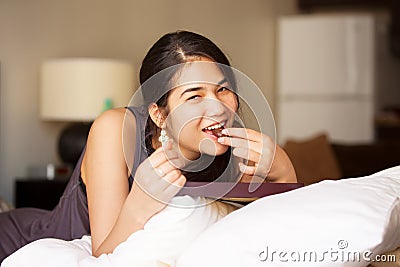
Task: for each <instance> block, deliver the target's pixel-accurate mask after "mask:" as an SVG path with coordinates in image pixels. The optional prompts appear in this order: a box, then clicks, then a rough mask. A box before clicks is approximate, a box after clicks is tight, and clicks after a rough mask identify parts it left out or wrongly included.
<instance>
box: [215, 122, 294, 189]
mask: <svg viewBox="0 0 400 267" xmlns="http://www.w3.org/2000/svg"><path fill="white" fill-rule="evenodd" d="M222 133H223V134H225V135H228V136H227V137H220V138H218V142H219V143H221V144H223V145H227V146H231V147H232V148H233V150H232V153H233V155H235V156H237V157H239V158H242V159H245V160H248V161H249V162H250V164H248V165H245V164H244V163H242V162H239V169H240V171H241V172H242V173H244V174H247V175H250V176H253V179H254V178H255V177H258V178H259V179H256V180H260V178H261V180H264V179H267V180H268V181H270V182H296V181H297V179H296V174H295V172H294V168H293V165H292V163H291V161H290V159H289V157H288V156H287V155H286V153H285V152H284V151H283V150H282V149H281V148H280V147H279V146H278V145H276V144H275V142H274V140H272V138H270V137H269V136H267V135H265V134H262V133H260V132H257V131H255V130H252V129H246V128H227V129H224V130H222Z"/></svg>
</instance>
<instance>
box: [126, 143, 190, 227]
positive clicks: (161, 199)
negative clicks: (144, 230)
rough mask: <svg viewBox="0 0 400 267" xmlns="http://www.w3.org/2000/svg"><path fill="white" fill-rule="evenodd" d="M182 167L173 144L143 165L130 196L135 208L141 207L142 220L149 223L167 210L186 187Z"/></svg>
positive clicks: (169, 144) (155, 153)
mask: <svg viewBox="0 0 400 267" xmlns="http://www.w3.org/2000/svg"><path fill="white" fill-rule="evenodd" d="M181 167H183V162H182V161H181V160H180V158H179V155H178V153H177V152H176V151H175V150H173V149H172V141H168V142H166V144H165V145H164V147H160V148H158V149H157V150H156V151H155V152H154V153H153V154H151V156H150V157H149V158H147V159H146V160H145V161H144V162H142V163H141V164H140V166H139V167H138V169H137V170H136V173H135V177H134V184H133V186H132V190H131V192H130V193H129V195H130V197H131V198H134V199H135V200H134V202H133V203H134V205H138V206H139V207H140V209H139V212H140V216H141V218H142V219H141V220H143V221H147V220H148V219H150V217H152V216H153V215H154V214H156V213H158V212H159V211H161V210H162V209H163V208H165V206H166V205H167V204H168V203H169V201H170V200H171V199H172V198H173V197H174V196H175V195H176V194H177V193H178V192H179V190H180V189H181V188H182V187H183V185H184V184H185V182H186V178H185V176H184V175H183V174H181V171H180V170H179V168H181Z"/></svg>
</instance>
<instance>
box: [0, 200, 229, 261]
mask: <svg viewBox="0 0 400 267" xmlns="http://www.w3.org/2000/svg"><path fill="white" fill-rule="evenodd" d="M207 202H209V201H207V199H205V198H202V197H196V198H192V197H189V196H182V197H175V198H173V199H172V201H171V203H172V204H177V205H185V206H191V207H193V206H197V207H196V208H178V207H174V206H167V207H166V208H165V209H164V210H163V211H161V212H160V213H158V214H157V215H155V216H153V217H152V218H151V219H150V220H149V221H148V222H147V224H146V225H145V227H144V229H143V230H140V231H137V232H135V233H133V234H132V235H131V236H130V237H129V238H128V239H127V240H126V241H125V242H123V243H121V244H120V245H119V246H118V247H117V248H116V249H115V250H114V252H113V253H110V254H103V255H101V256H100V257H98V258H96V257H93V256H91V239H90V236H84V237H83V238H81V239H76V240H73V241H64V240H59V239H54V238H46V239H41V240H38V241H35V242H33V243H30V244H28V245H26V246H25V247H23V248H21V249H19V250H18V251H16V252H15V253H14V254H12V255H10V256H9V257H8V258H6V259H5V260H4V261H3V263H2V264H1V267H28V266H29V267H39V266H40V267H54V266H57V267H64V266H65V267H92V266H93V267H106V266H107V267H111V266H112V267H120V266H121V267H122V266H132V267H135V266H149V267H152V266H174V265H175V260H176V259H177V257H178V256H179V255H180V254H181V253H182V252H183V251H184V249H185V248H187V247H188V245H189V244H190V243H191V242H192V241H193V240H194V239H196V237H197V236H198V235H199V234H200V233H201V232H203V231H204V230H205V229H206V228H208V227H209V226H211V225H212V224H214V223H215V222H217V221H218V220H220V219H221V218H222V217H224V216H225V215H227V214H228V213H229V212H231V211H233V210H234V209H235V207H234V206H232V205H230V204H226V203H221V202H213V203H212V204H208V205H205V204H206V203H207Z"/></svg>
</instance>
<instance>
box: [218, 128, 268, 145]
mask: <svg viewBox="0 0 400 267" xmlns="http://www.w3.org/2000/svg"><path fill="white" fill-rule="evenodd" d="M222 133H223V134H226V135H229V136H232V137H239V138H243V139H248V140H251V141H256V142H257V141H261V139H262V138H263V134H262V133H260V132H257V131H255V130H252V129H247V128H225V129H223V130H222Z"/></svg>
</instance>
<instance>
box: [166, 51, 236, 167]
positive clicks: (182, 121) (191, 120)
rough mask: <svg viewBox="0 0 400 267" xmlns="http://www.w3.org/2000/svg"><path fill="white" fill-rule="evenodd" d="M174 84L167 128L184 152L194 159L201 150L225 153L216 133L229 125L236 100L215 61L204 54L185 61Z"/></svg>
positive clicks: (232, 119) (216, 153) (230, 124)
mask: <svg viewBox="0 0 400 267" xmlns="http://www.w3.org/2000/svg"><path fill="white" fill-rule="evenodd" d="M174 85H177V86H174V89H172V91H171V92H170V95H169V97H168V100H167V105H168V110H169V113H168V116H167V120H166V129H167V132H168V135H170V137H172V138H173V139H174V140H175V142H176V141H177V140H178V144H179V148H180V151H181V153H182V154H183V156H185V158H187V159H188V160H194V159H196V158H198V157H199V156H200V154H201V153H205V154H209V155H221V154H223V153H225V152H226V151H227V149H228V147H227V146H224V145H221V144H220V143H218V142H217V139H218V136H217V134H218V132H219V131H220V130H221V129H223V128H228V127H231V126H232V124H233V121H234V117H235V113H236V111H237V108H238V103H237V98H236V95H235V94H234V92H233V91H231V89H230V85H229V83H228V81H227V80H226V78H225V76H224V75H223V73H222V72H221V70H220V69H219V68H218V66H217V64H216V63H214V62H212V61H210V60H208V59H207V58H201V61H194V62H190V63H187V64H185V66H184V67H183V68H182V70H181V71H180V72H179V73H178V75H177V77H175V79H174Z"/></svg>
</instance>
